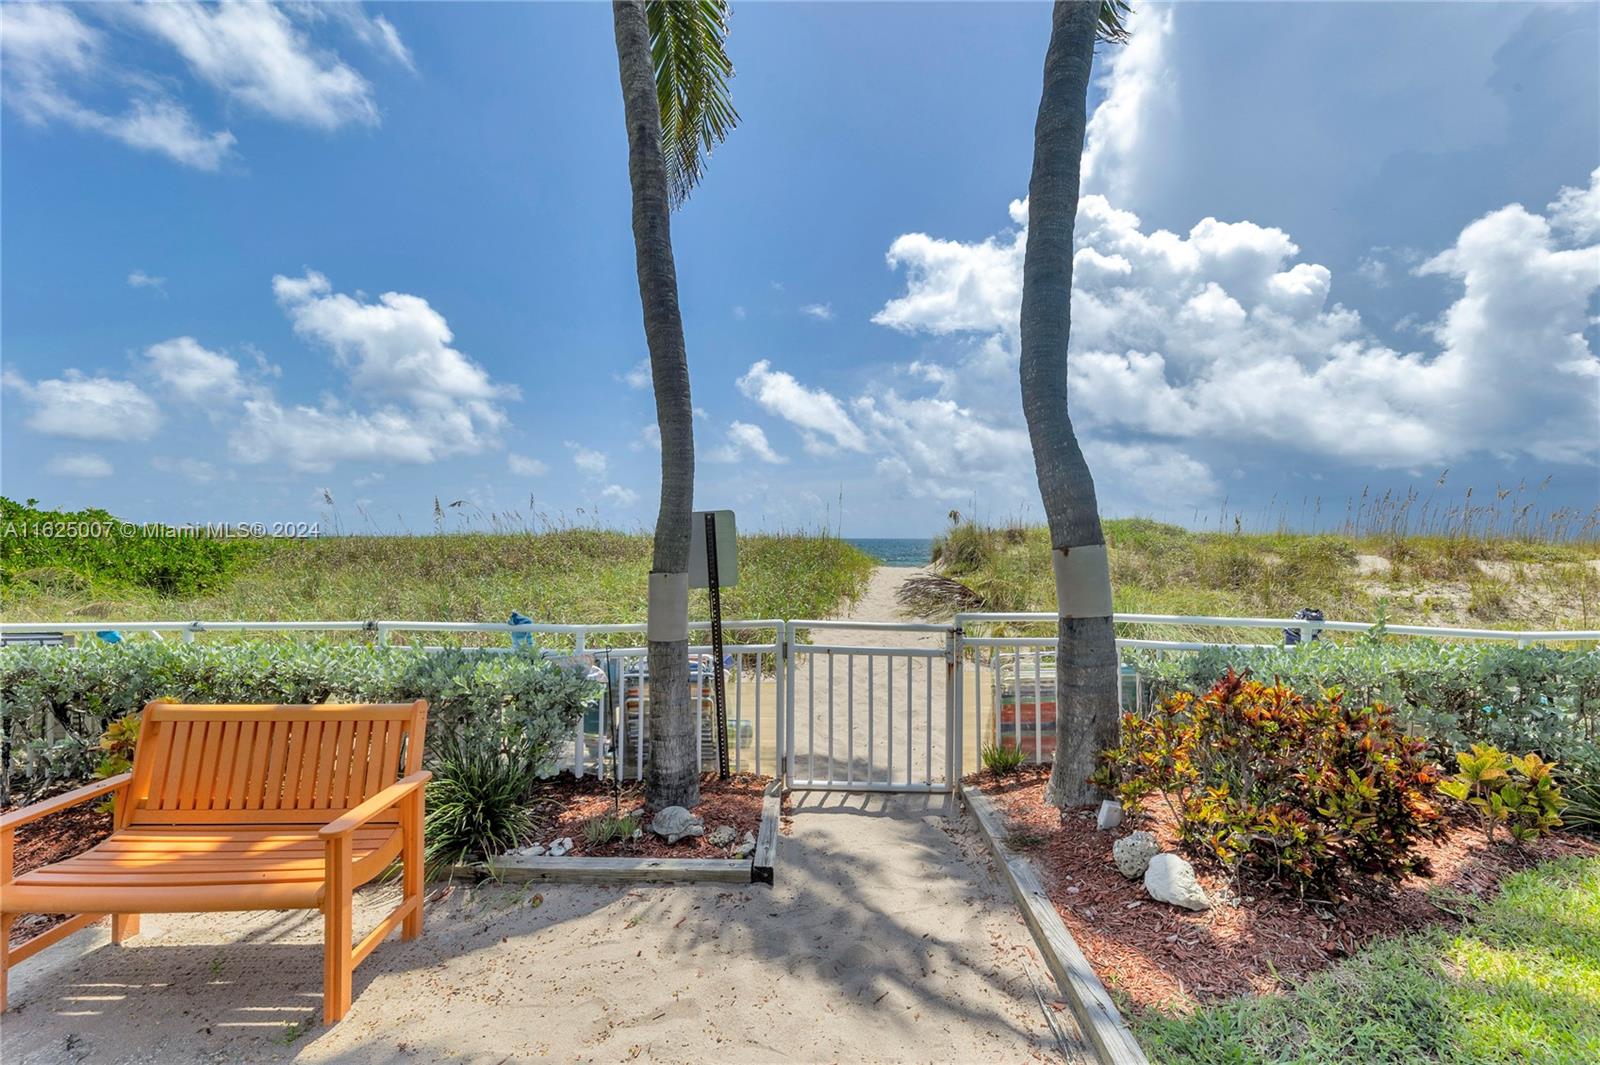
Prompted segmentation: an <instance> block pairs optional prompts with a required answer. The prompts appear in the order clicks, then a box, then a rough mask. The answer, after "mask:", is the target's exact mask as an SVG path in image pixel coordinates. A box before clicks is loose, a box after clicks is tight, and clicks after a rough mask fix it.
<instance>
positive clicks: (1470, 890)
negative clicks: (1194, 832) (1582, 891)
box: [968, 766, 1600, 1009]
mask: <svg viewBox="0 0 1600 1065" xmlns="http://www.w3.org/2000/svg"><path fill="white" fill-rule="evenodd" d="M1048 777H1049V767H1048V766H1028V767H1025V768H1024V769H1023V770H1022V772H1021V773H1019V774H1018V775H1017V776H1015V777H1009V778H1006V779H1005V780H1004V781H997V780H996V779H995V778H994V777H993V776H992V775H990V774H988V773H983V774H979V775H977V776H973V777H969V778H968V783H969V784H973V783H975V784H977V785H978V786H980V787H981V788H982V789H983V792H984V794H986V795H988V796H989V797H990V798H991V799H993V800H994V801H995V803H996V804H997V805H998V806H999V807H1000V809H1001V811H1002V813H1003V815H1004V816H1005V819H1006V825H1007V828H1008V830H1010V831H1012V832H1018V833H1020V832H1024V831H1026V832H1028V833H1031V834H1034V835H1037V836H1038V837H1040V839H1041V842H1040V843H1038V844H1037V845H1033V846H1026V847H1017V848H1014V849H1017V850H1018V851H1019V853H1022V854H1025V855H1027V856H1028V858H1029V859H1030V860H1031V861H1032V862H1033V864H1034V865H1035V866H1036V867H1037V868H1038V869H1039V872H1040V875H1041V877H1042V878H1043V879H1044V882H1045V890H1046V891H1047V892H1048V894H1049V895H1050V900H1051V901H1052V902H1054V903H1055V906H1056V909H1057V910H1058V911H1060V913H1061V919H1062V920H1063V921H1064V922H1065V923H1066V925H1067V927H1068V928H1069V929H1070V930H1071V931H1072V934H1073V936H1074V937H1075V938H1076V939H1077V940H1078V943H1079V944H1080V945H1081V946H1082V948H1083V951H1084V953H1085V954H1086V955H1087V956H1088V958H1089V961H1090V962H1091V963H1092V964H1093V965H1094V967H1095V971H1096V972H1098V973H1099V974H1100V978H1101V979H1102V980H1103V981H1105V983H1106V985H1107V986H1108V987H1111V988H1114V989H1117V990H1119V991H1121V992H1122V993H1124V994H1125V995H1127V997H1128V998H1129V999H1130V1000H1131V1001H1132V1002H1133V1003H1134V1004H1136V1005H1138V1006H1141V1007H1148V1006H1163V1007H1166V1008H1169V1009H1171V1008H1178V1009H1184V1008H1188V1007H1190V1006H1192V1005H1193V1004H1195V1003H1197V1002H1207V1001H1214V1000H1216V999H1220V998H1226V997H1230V996H1233V995H1239V994H1251V993H1254V994H1260V993H1266V992H1271V991H1274V990H1277V989H1279V988H1281V987H1282V986H1283V985H1284V984H1285V983H1286V982H1288V981H1291V980H1294V979H1297V978H1299V977H1303V976H1305V975H1307V974H1309V973H1313V972H1315V971H1317V970H1318V969H1323V968H1326V967H1327V966H1329V965H1331V964H1333V963H1334V962H1336V961H1338V960H1339V959H1340V958H1343V957H1345V956H1347V955H1349V954H1351V953H1353V952H1354V951H1355V950H1357V949H1358V948H1359V947H1361V946H1362V945H1363V944H1365V943H1367V942H1369V941H1370V940H1373V939H1375V938H1378V937H1380V936H1389V935H1396V934H1400V933H1405V932H1412V931H1416V930H1419V929H1422V928H1426V927H1429V926H1433V925H1447V926H1455V925H1458V924H1459V923H1460V921H1461V917H1460V910H1462V909H1464V907H1458V906H1457V905H1454V904H1452V902H1451V901H1450V896H1451V895H1454V896H1456V897H1459V896H1462V895H1469V896H1474V897H1477V898H1484V899H1487V898H1490V897H1492V896H1493V895H1494V894H1495V893H1496V892H1497V891H1498V890H1499V885H1500V882H1501V881H1502V880H1503V879H1505V878H1506V877H1507V876H1510V875H1511V874H1512V873H1515V872H1517V871H1518V870H1521V869H1527V868H1529V867H1530V866H1533V865H1536V864H1538V863H1540V862H1543V861H1547V860H1549V859H1552V858H1560V857H1565V856H1568V855H1600V846H1597V845H1596V844H1595V843H1594V842H1592V841H1590V840H1587V839H1584V838H1583V837H1581V836H1575V835H1571V834H1558V835H1554V836H1550V837H1547V838H1546V839H1543V840H1540V841H1538V842H1537V843H1533V844H1528V845H1525V846H1523V847H1520V848H1518V847H1514V846H1512V845H1510V844H1509V843H1506V842H1504V836H1503V835H1502V836H1500V839H1501V841H1502V842H1499V843H1497V844H1496V845H1495V846H1493V847H1490V846H1487V845H1486V844H1485V843H1484V839H1483V833H1482V831H1481V830H1480V829H1478V828H1476V827H1475V826H1472V825H1470V824H1467V823H1466V822H1464V821H1452V822H1450V823H1449V824H1448V828H1447V831H1446V833H1445V835H1444V836H1443V838H1441V839H1440V840H1438V841H1437V842H1427V843H1424V844H1422V845H1421V846H1420V847H1419V848H1418V853H1419V854H1421V855H1423V856H1425V857H1427V858H1428V859H1429V861H1430V862H1431V864H1432V867H1433V875H1432V876H1430V877H1410V878H1407V879H1406V880H1404V881H1402V882H1400V883H1399V884H1396V885H1392V886H1386V885H1382V884H1377V883H1366V884H1362V885H1360V886H1359V887H1358V888H1356V889H1355V890H1352V891H1351V892H1350V894H1349V897H1347V898H1344V899H1341V900H1339V901H1338V902H1336V903H1332V904H1330V903H1326V902H1324V903H1317V902H1314V901H1308V900H1303V899H1300V898H1298V897H1296V896H1294V895H1293V894H1291V893H1288V892H1287V891H1285V890H1284V889H1282V888H1279V887H1275V886H1273V885H1269V884H1265V883H1257V882H1250V881H1246V882H1245V883H1244V884H1243V885H1242V888H1243V895H1244V898H1243V899H1242V900H1241V901H1240V902H1238V903H1237V904H1235V903H1233V902H1221V903H1219V904H1217V905H1215V906H1213V908H1212V909H1210V910H1208V911H1206V912H1204V913H1191V912H1190V911H1187V910H1181V909H1178V908H1176V907H1173V906H1168V905H1165V904H1164V903H1160V902H1156V901H1155V900H1154V899H1151V898H1150V897H1149V896H1148V895H1146V894H1145V892H1144V888H1143V886H1142V884H1141V883H1140V882H1139V881H1136V880H1128V879H1126V878H1125V877H1123V876H1122V874H1120V873H1118V872H1117V869H1116V866H1115V865H1113V864H1112V861H1111V844H1112V843H1113V842H1115V841H1116V840H1117V839H1120V838H1121V837H1122V836H1125V835H1127V834H1128V832H1130V831H1132V830H1133V829H1135V828H1142V829H1145V830H1147V831H1151V832H1154V833H1155V835H1156V837H1157V838H1158V839H1159V840H1160V841H1161V845H1162V848H1163V849H1165V850H1174V851H1176V850H1180V848H1179V846H1178V843H1177V833H1176V832H1175V831H1174V824H1173V820H1172V815H1171V814H1170V812H1168V811H1167V809H1166V808H1165V806H1163V805H1161V804H1160V801H1159V800H1155V801H1153V802H1151V803H1149V804H1148V805H1147V806H1146V808H1145V810H1144V812H1143V815H1142V816H1141V817H1140V819H1139V822H1140V823H1139V824H1137V825H1125V826H1124V827H1122V828H1120V829H1118V830H1116V831H1115V832H1098V831H1096V830H1095V827H1094V812H1093V811H1092V810H1090V811H1083V810H1075V811H1070V812H1067V813H1063V812H1062V811H1061V810H1058V809H1057V808H1055V807H1053V806H1049V805H1047V804H1046V803H1045V801H1044V786H1045V782H1046V780H1047V779H1048ZM1188 857H1189V859H1190V860H1191V861H1192V862H1193V863H1194V865H1195V871H1196V873H1197V875H1198V877H1199V880H1200V883H1201V884H1202V885H1203V886H1204V887H1205V889H1206V892H1207V894H1209V895H1210V896H1211V897H1212V899H1213V900H1217V899H1227V900H1234V899H1237V898H1238V892H1237V891H1236V890H1235V884H1234V883H1233V881H1232V880H1231V878H1230V877H1228V876H1227V875H1226V874H1225V873H1223V872H1221V871H1220V870H1219V868H1218V867H1217V866H1216V865H1215V864H1214V863H1213V864H1211V865H1210V866H1209V867H1208V865H1207V864H1206V863H1205V862H1203V861H1202V860H1200V859H1199V858H1197V857H1196V856H1195V855H1193V854H1190V855H1188ZM1430 895H1432V896H1433V897H1434V898H1436V899H1437V900H1438V905H1435V903H1434V901H1432V900H1431V899H1430Z"/></svg>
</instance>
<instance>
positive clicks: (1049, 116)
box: [1021, 0, 1128, 806]
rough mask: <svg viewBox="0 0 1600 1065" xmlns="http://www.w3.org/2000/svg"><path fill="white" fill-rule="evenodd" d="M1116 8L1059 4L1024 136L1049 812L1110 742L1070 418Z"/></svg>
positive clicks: (1106, 632) (1096, 579)
mask: <svg viewBox="0 0 1600 1065" xmlns="http://www.w3.org/2000/svg"><path fill="white" fill-rule="evenodd" d="M1127 12H1128V7H1127V4H1126V3H1125V2H1123V0H1058V2H1057V3H1056V5H1055V8H1054V10H1053V11H1052V14H1051V28H1050V47H1049V49H1048V50H1047V51H1046V53H1045V60H1044V91H1043V93H1042V94H1041V96H1040V99H1039V117H1038V120H1037V122H1036V123H1035V125H1034V129H1033V175H1032V177H1031V178H1030V179H1029V182H1028V247H1027V252H1026V254H1025V256H1024V258H1023V264H1022V360H1021V378H1022V412H1023V415H1024V416H1025V417H1026V418H1027V421H1028V437H1029V441H1030V443H1031V444H1032V445H1033V461H1034V466H1035V468H1036V470H1037V471H1038V475H1039V493H1040V495H1041V496H1043V499H1044V512H1045V517H1046V519H1047V521H1048V522H1049V526H1050V544H1051V548H1052V559H1053V560H1054V562H1055V567H1056V600H1057V602H1056V607H1057V613H1058V614H1059V616H1060V622H1059V624H1058V628H1057V631H1056V641H1057V642H1056V754H1055V764H1054V766H1053V767H1052V768H1051V770H1050V786H1049V791H1048V797H1049V801H1050V802H1052V803H1054V804H1055V805H1057V806H1078V805H1083V804H1085V803H1088V802H1092V801H1094V799H1095V798H1096V797H1097V793H1096V790H1095V789H1094V787H1093V785H1091V784H1090V783H1089V779H1088V778H1089V775H1090V773H1092V772H1093V771H1094V764H1095V757H1096V755H1097V754H1098V753H1099V752H1100V751H1101V750H1103V749H1104V748H1106V747H1109V746H1112V745H1113V744H1115V743H1116V739H1117V646H1116V632H1115V629H1114V628H1113V626H1112V623H1111V574H1110V570H1109V569H1108V567H1107V566H1106V560H1105V559H1106V556H1105V533H1104V532H1103V531H1102V530H1101V528H1100V512H1099V509H1098V505H1097V504H1096V502H1095V493H1094V478H1093V477H1092V476H1091V475H1090V473H1089V464H1088V463H1087V462H1085V461H1084V458H1083V449H1082V448H1080V447H1079V446H1078V437H1077V434H1076V433H1074V432H1073V430H1072V418H1071V416H1070V414H1069V413H1068V408H1067V341H1068V338H1069V336H1070V335H1071V331H1072V230H1073V224H1074V222H1075V221H1076V219H1077V214H1078V186H1079V169H1080V166H1081V164H1082V162H1083V137H1084V127H1085V124H1086V121H1087V110H1088V101H1089V69H1090V67H1091V65H1092V64H1093V62H1094V45H1095V41H1096V40H1097V39H1099V40H1112V41H1121V40H1125V39H1126V37H1127V30H1126V29H1125V28H1124V17H1125V16H1126V14H1127Z"/></svg>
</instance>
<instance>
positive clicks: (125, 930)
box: [111, 913, 159, 947]
mask: <svg viewBox="0 0 1600 1065" xmlns="http://www.w3.org/2000/svg"><path fill="white" fill-rule="evenodd" d="M158 931H159V929H158ZM138 934H139V915H138V914H136V913H114V914H112V915H111V942H113V943H115V944H116V945H117V946H119V947H120V946H122V944H124V943H126V942H127V941H128V940H130V939H132V938H133V937H134V936H136V935H138Z"/></svg>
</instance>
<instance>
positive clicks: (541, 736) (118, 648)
mask: <svg viewBox="0 0 1600 1065" xmlns="http://www.w3.org/2000/svg"><path fill="white" fill-rule="evenodd" d="M598 694H599V691H598V686H597V685H596V684H594V683H592V682H590V681H587V680H585V679H584V671H583V670H581V669H576V668H573V667H571V666H564V665H558V664H556V663H554V662H551V661H549V660H548V659H545V658H542V657H540V656H539V654H538V653H537V652H531V651H523V652H513V653H510V654H492V653H484V652H481V651H478V652H475V651H471V650H444V651H436V652H432V653H430V652H426V651H422V650H420V649H417V648H408V647H373V646H367V645H362V644H332V643H322V642H312V643H288V642H280V641H244V642H238V643H226V644H222V643H217V644H201V643H193V644H185V643H167V642H164V641H161V640H134V641H127V642H124V643H120V644H102V643H98V642H94V643H87V644H84V645H83V646H81V647H78V648H71V647H20V646H19V647H7V648H5V649H3V650H0V730H3V735H4V747H5V750H4V751H3V752H0V753H3V755H4V758H3V762H4V765H3V770H4V773H5V776H4V779H0V791H3V792H6V793H8V794H10V797H11V798H13V799H17V798H22V799H26V798H28V797H31V796H32V795H36V794H38V793H40V792H42V791H44V790H45V789H47V788H49V787H50V786H52V785H53V784H55V783H57V782H60V781H64V780H74V779H82V778H84V777H86V776H88V775H89V774H90V773H91V772H92V771H93V768H94V765H95V764H96V762H98V760H99V752H98V749H97V745H98V743H99V740H100V735H101V733H102V732H103V731H104V730H105V727H106V725H107V724H108V723H109V722H111V721H113V720H115V719H117V718H119V717H121V716H123V715H125V714H131V713H134V712H135V711H138V710H140V709H142V708H143V707H144V704H145V703H147V702H149V701H151V700H153V699H158V698H167V699H173V700H176V701H178V702H195V703H203V702H234V703H255V702H259V703H320V702H327V701H335V702H338V701H347V702H409V701H410V700H412V699H426V700H428V702H429V704H430V709H429V716H428V731H429V736H430V744H432V742H433V739H434V738H436V737H437V736H438V735H440V734H441V733H442V732H443V731H445V730H451V729H456V728H459V727H460V726H462V725H464V724H468V723H472V724H483V725H490V726H492V727H494V728H495V729H498V730H501V731H505V732H514V733H516V734H518V736H519V738H520V739H521V740H522V741H523V742H525V743H526V744H528V747H529V749H530V750H533V751H536V752H537V751H548V750H550V749H552V748H553V747H554V746H555V745H556V744H557V743H558V742H559V741H560V740H561V739H563V738H564V737H565V735H566V734H567V733H569V732H570V731H571V729H572V728H573V726H574V724H575V723H576V721H577V720H578V718H579V717H580V716H581V715H582V713H583V711H584V709H585V707H586V706H587V704H588V703H589V702H590V701H591V700H593V699H594V698H596V697H597V696H598ZM52 721H53V722H54V727H53V728H52V727H50V726H49V723H50V722H52ZM0 801H4V796H0Z"/></svg>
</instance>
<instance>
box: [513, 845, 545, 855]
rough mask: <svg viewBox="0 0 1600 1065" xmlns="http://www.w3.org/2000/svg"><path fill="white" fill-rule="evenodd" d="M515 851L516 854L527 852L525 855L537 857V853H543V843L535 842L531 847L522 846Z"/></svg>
mask: <svg viewBox="0 0 1600 1065" xmlns="http://www.w3.org/2000/svg"><path fill="white" fill-rule="evenodd" d="M517 853H518V854H527V855H531V856H533V857H535V858H537V857H538V856H539V855H541V854H543V853H544V844H543V843H535V844H533V846H531V847H524V848H522V849H521V850H520V851H518V852H517Z"/></svg>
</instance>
